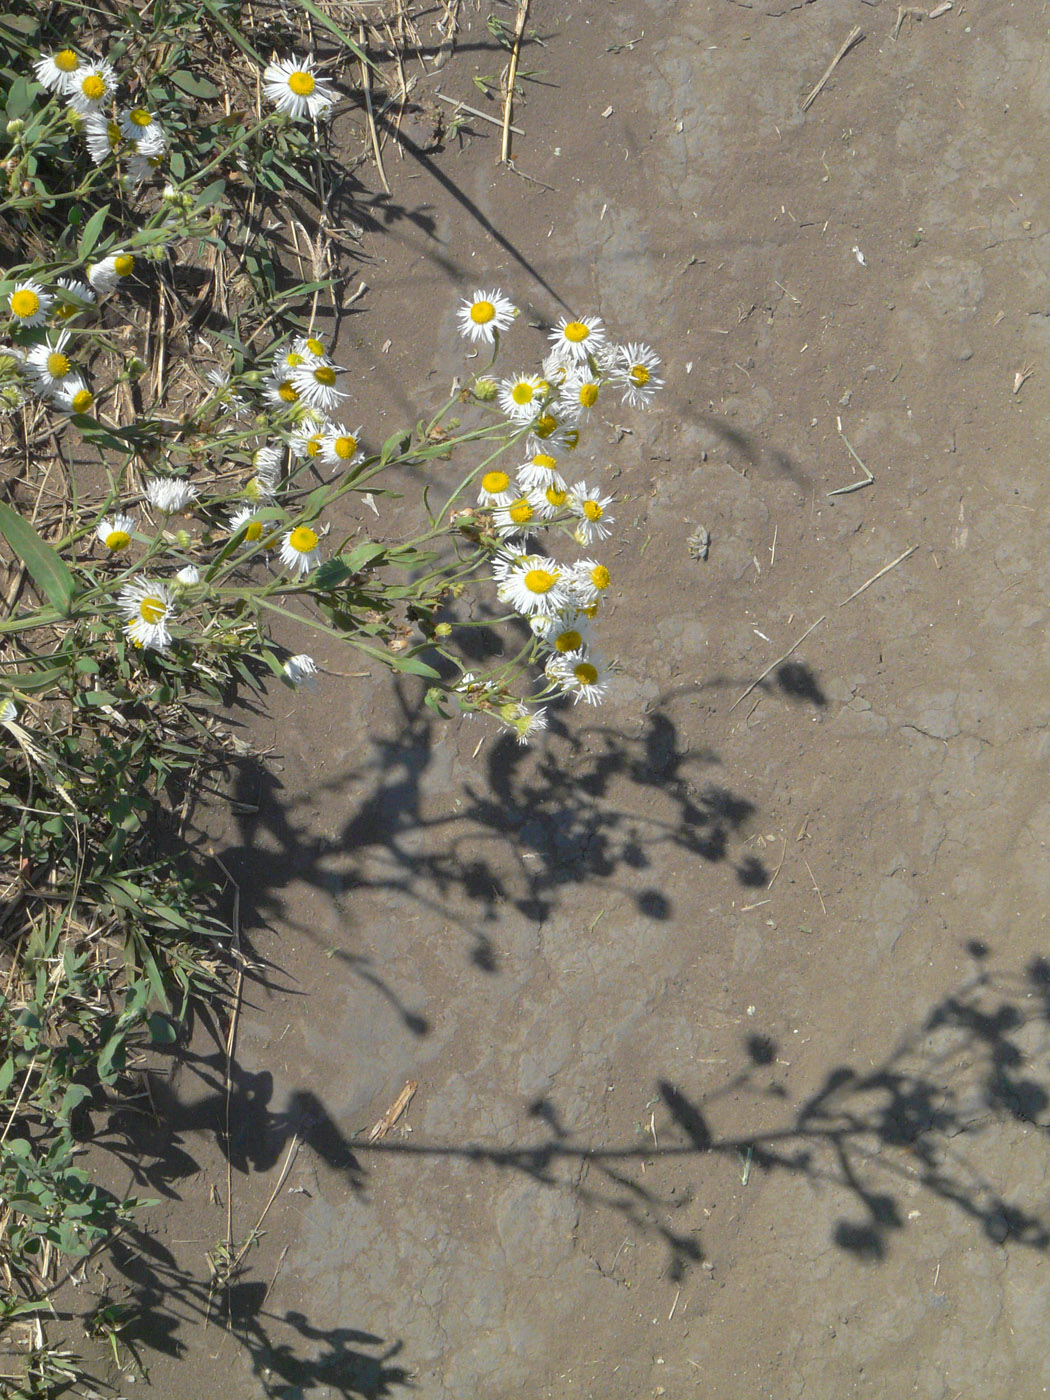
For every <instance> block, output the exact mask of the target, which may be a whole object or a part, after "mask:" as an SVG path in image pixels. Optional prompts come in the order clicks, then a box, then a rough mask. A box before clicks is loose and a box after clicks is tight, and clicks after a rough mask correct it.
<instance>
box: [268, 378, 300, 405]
mask: <svg viewBox="0 0 1050 1400" xmlns="http://www.w3.org/2000/svg"><path fill="white" fill-rule="evenodd" d="M293 372H294V371H293ZM263 398H264V399H265V400H266V402H267V403H269V404H273V406H274V408H284V409H289V408H294V407H295V405H296V404H297V403H298V402H299V390H298V389H297V388H296V387H295V385H294V384H293V383H292V381H291V380H290V379H289V378H287V377H285V376H278V375H276V374H275V375H273V376H272V377H271V378H270V379H267V381H266V383H265V384H264V385H263Z"/></svg>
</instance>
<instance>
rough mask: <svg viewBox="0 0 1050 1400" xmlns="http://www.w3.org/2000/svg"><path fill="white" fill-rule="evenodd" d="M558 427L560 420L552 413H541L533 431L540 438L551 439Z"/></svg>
mask: <svg viewBox="0 0 1050 1400" xmlns="http://www.w3.org/2000/svg"><path fill="white" fill-rule="evenodd" d="M557 427H558V420H557V418H555V417H554V415H553V414H551V413H541V414H540V416H539V417H538V418H537V419H536V422H535V423H534V424H533V427H532V431H533V432H534V433H535V434H536V436H537V437H538V438H549V437H550V435H551V433H553V432H554V431H555V430H556V429H557Z"/></svg>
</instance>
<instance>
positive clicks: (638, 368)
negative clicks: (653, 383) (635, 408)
mask: <svg viewBox="0 0 1050 1400" xmlns="http://www.w3.org/2000/svg"><path fill="white" fill-rule="evenodd" d="M627 377H628V378H629V379H630V381H631V383H632V384H634V385H636V386H637V387H638V388H639V389H644V388H645V386H646V384H648V383H649V378H650V375H649V371H648V370H647V369H646V367H645V365H632V366H631V368H630V371H629V372H628V376H627Z"/></svg>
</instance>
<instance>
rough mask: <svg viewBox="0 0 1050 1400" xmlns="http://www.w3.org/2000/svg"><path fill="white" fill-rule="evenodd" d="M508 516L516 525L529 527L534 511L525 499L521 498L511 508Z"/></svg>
mask: <svg viewBox="0 0 1050 1400" xmlns="http://www.w3.org/2000/svg"><path fill="white" fill-rule="evenodd" d="M507 514H508V515H509V516H510V518H511V520H513V521H514V524H515V525H527V524H528V523H529V521H530V520H531V519H532V516H533V509H532V506H531V505H530V504H529V502H528V501H527V500H526V499H525V497H524V496H521V497H519V499H518V500H516V501H515V502H514V504H513V505H512V506H511V507H510V508H509V510H508V511H507Z"/></svg>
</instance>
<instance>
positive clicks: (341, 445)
mask: <svg viewBox="0 0 1050 1400" xmlns="http://www.w3.org/2000/svg"><path fill="white" fill-rule="evenodd" d="M332 448H333V451H334V452H335V455H336V456H337V457H338V458H339V459H340V461H343V462H349V460H350V458H351V457H352V456H353V455H354V453H355V452H356V451H357V438H355V437H353V436H352V435H351V434H350V433H347V435H346V436H345V437H337V438H336V440H335V442H334V443H333V444H332Z"/></svg>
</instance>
